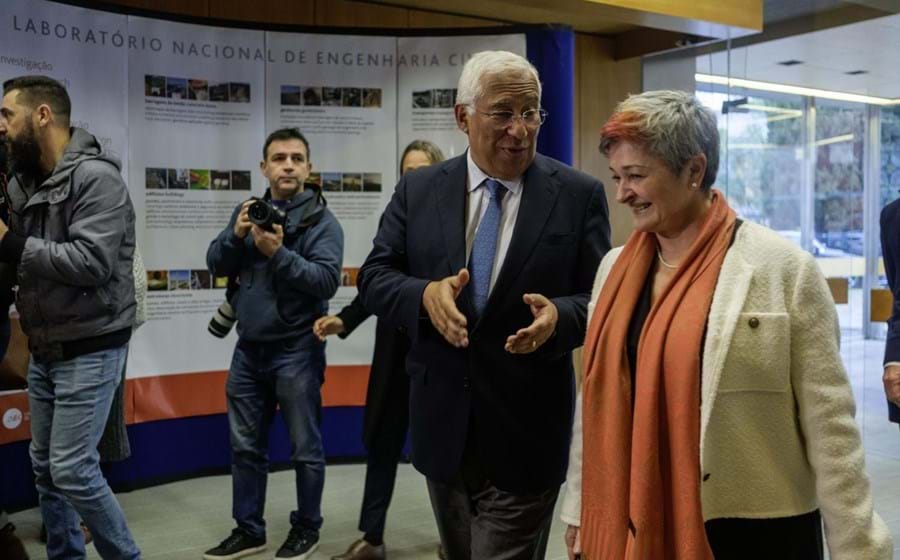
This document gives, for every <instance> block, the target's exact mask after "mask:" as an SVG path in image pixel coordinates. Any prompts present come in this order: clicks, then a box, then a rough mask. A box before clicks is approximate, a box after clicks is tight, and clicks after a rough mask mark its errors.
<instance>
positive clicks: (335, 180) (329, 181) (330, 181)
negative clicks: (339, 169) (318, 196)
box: [322, 173, 341, 192]
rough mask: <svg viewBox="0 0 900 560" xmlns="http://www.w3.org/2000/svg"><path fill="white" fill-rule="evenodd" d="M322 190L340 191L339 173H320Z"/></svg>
mask: <svg viewBox="0 0 900 560" xmlns="http://www.w3.org/2000/svg"><path fill="white" fill-rule="evenodd" d="M322 190H323V191H329V192H341V174H340V173H322Z"/></svg>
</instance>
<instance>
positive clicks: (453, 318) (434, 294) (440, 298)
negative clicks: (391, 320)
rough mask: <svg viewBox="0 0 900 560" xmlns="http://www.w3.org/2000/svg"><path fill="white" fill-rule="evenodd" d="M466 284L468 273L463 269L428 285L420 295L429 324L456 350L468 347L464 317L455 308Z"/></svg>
mask: <svg viewBox="0 0 900 560" xmlns="http://www.w3.org/2000/svg"><path fill="white" fill-rule="evenodd" d="M468 283H469V271H468V270H466V269H465V268H463V269H461V270H460V271H459V272H458V273H457V274H455V275H453V276H448V277H446V278H444V279H443V280H437V281H434V282H431V283H429V284H428V285H427V286H426V287H425V293H423V294H422V305H424V306H425V310H426V311H427V312H428V317H429V318H430V319H431V324H432V325H434V328H436V329H437V331H438V332H439V333H441V336H443V337H444V338H445V339H446V340H447V342H449V343H450V344H452V345H453V346H455V347H457V348H465V347H466V346H468V345H469V332H468V331H467V330H466V326H467V321H466V316H465V315H463V314H462V313H461V312H460V310H459V308H457V307H456V298H457V297H459V293H460V292H461V291H462V289H463V288H464V287H465V286H466V284H468Z"/></svg>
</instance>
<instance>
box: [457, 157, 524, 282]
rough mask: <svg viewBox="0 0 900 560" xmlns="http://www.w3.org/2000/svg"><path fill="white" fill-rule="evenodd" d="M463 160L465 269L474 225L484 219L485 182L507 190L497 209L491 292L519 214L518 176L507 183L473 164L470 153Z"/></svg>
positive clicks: (519, 183) (520, 192)
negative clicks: (465, 164) (465, 168)
mask: <svg viewBox="0 0 900 560" xmlns="http://www.w3.org/2000/svg"><path fill="white" fill-rule="evenodd" d="M466 161H467V162H468V168H469V174H468V180H469V183H468V185H467V186H466V266H467V267H468V266H469V257H470V256H471V255H472V245H474V244H475V234H476V233H478V226H479V224H481V219H482V218H483V217H484V213H485V212H486V211H487V208H488V204H490V200H491V193H490V192H489V191H488V189H487V187H486V186H485V185H484V182H485V180H487V179H494V180H495V181H497V182H499V183H501V184H502V185H503V186H504V187H506V190H507V191H508V192H507V193H506V196H504V197H503V204H502V205H501V207H500V211H501V214H500V235H499V236H498V238H497V254H495V255H494V267H493V268H492V269H491V284H490V290H493V289H494V284H495V283H496V282H497V276H498V275H499V274H500V268H501V267H502V266H503V260H504V259H505V258H506V251H507V249H509V242H510V241H511V240H512V235H513V228H514V227H515V225H516V216H518V215H519V203H520V202H521V201H522V177H517V178H515V179H513V180H511V181H507V180H505V179H497V178H495V177H491V176H490V175H488V174H487V173H485V172H484V171H482V170H481V169H480V168H479V167H478V166H477V165H476V164H475V161H474V160H473V159H472V152H471V151H470V150H466ZM454 272H457V271H454ZM489 293H490V292H489Z"/></svg>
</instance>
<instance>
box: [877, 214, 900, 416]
mask: <svg viewBox="0 0 900 560" xmlns="http://www.w3.org/2000/svg"><path fill="white" fill-rule="evenodd" d="M881 254H882V256H883V257H884V272H885V274H886V275H887V280H888V286H890V288H891V292H892V293H893V294H894V305H893V308H892V309H891V318H890V320H889V321H888V333H887V341H886V342H885V345H884V375H883V377H882V381H883V382H884V394H885V395H886V396H887V399H888V416H889V418H890V421H891V422H896V423H900V199H897V200H895V201H893V202H891V203H890V204H888V205H887V206H885V207H884V209H882V210H881Z"/></svg>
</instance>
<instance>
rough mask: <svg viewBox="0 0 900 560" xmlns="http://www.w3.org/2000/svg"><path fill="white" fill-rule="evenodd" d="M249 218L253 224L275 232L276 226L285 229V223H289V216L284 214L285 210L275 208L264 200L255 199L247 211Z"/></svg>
mask: <svg viewBox="0 0 900 560" xmlns="http://www.w3.org/2000/svg"><path fill="white" fill-rule="evenodd" d="M247 216H248V217H249V218H250V221H251V222H253V223H254V224H256V225H258V226H259V227H261V228H263V229H266V230H269V231H275V228H274V227H273V226H274V225H275V224H278V225H280V226H281V227H284V223H285V221H287V214H285V213H284V210H281V209H279V208H275V207H274V206H272V204H271V203H270V202H269V201H267V200H264V199H262V198H253V204H251V205H250V208H248V209H247Z"/></svg>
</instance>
